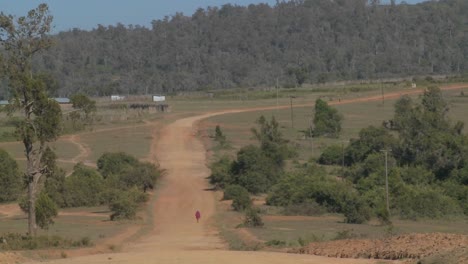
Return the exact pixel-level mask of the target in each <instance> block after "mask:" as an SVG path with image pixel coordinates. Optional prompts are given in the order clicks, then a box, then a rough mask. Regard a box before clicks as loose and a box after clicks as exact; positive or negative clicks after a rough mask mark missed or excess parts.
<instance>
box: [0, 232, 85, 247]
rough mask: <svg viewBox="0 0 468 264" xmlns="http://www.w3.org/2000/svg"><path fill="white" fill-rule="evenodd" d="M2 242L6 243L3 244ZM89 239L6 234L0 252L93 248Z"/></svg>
mask: <svg viewBox="0 0 468 264" xmlns="http://www.w3.org/2000/svg"><path fill="white" fill-rule="evenodd" d="M1 241H5V242H4V243H2V242H1ZM92 244H93V243H92V242H91V241H90V240H89V238H82V239H80V240H77V241H73V240H71V239H66V238H62V237H59V236H37V237H33V236H28V235H23V234H19V233H6V234H2V235H0V250H25V249H26V250H33V249H43V248H51V247H52V248H69V247H83V246H91V245H92Z"/></svg>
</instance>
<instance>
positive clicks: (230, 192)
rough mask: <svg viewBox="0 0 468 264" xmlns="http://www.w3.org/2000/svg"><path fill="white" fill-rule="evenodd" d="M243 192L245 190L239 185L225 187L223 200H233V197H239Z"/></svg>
mask: <svg viewBox="0 0 468 264" xmlns="http://www.w3.org/2000/svg"><path fill="white" fill-rule="evenodd" d="M244 192H247V190H246V189H245V188H244V187H242V186H240V185H237V184H233V185H227V186H226V188H225V189H224V195H223V200H233V199H234V198H235V197H238V196H240V195H241V194H242V193H244Z"/></svg>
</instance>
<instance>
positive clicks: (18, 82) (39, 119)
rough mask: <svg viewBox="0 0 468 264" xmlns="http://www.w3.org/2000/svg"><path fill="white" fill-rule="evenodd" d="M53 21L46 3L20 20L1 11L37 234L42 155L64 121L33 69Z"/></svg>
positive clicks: (31, 222) (0, 37) (0, 38)
mask: <svg viewBox="0 0 468 264" xmlns="http://www.w3.org/2000/svg"><path fill="white" fill-rule="evenodd" d="M51 22H52V16H50V15H49V9H48V6H47V5H46V4H40V5H39V6H38V7H37V8H36V9H33V10H31V11H29V12H28V15H27V16H22V17H19V18H17V19H15V18H14V17H13V16H11V15H5V14H4V13H3V12H2V13H0V44H1V46H2V48H3V49H4V51H5V52H4V53H3V55H4V59H3V60H2V62H3V65H4V67H3V71H4V75H5V77H6V79H7V80H8V84H9V88H10V92H11V95H12V97H11V99H10V101H11V102H12V104H11V108H10V110H11V111H13V110H19V111H20V112H21V113H22V121H21V122H19V123H18V125H17V127H16V133H17V135H18V137H19V139H20V140H21V141H22V142H23V144H24V148H25V154H26V160H27V164H26V173H25V174H26V182H27V184H28V200H29V205H30V206H29V212H28V229H29V234H30V235H33V236H35V235H36V230H37V222H36V212H35V208H36V207H35V206H34V205H35V204H36V197H37V195H38V193H40V187H41V184H40V182H41V178H42V176H43V175H44V171H45V170H46V168H45V166H44V164H42V163H41V157H42V155H43V154H44V151H45V148H46V146H47V143H48V142H50V141H54V140H55V139H56V138H57V137H58V135H59V132H60V124H61V110H60V106H59V105H58V103H57V102H55V101H54V100H49V98H48V95H47V87H46V85H47V83H44V80H43V79H42V78H40V77H38V76H37V75H35V74H34V72H33V70H32V60H33V58H34V57H35V56H36V55H37V54H38V53H40V52H41V51H44V50H45V49H47V48H48V47H50V45H51V41H50V39H49V38H48V37H47V34H48V32H49V31H50V25H51Z"/></svg>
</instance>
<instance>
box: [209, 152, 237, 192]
mask: <svg viewBox="0 0 468 264" xmlns="http://www.w3.org/2000/svg"><path fill="white" fill-rule="evenodd" d="M231 164H232V162H231V160H230V159H229V157H226V156H223V157H221V158H219V160H217V161H216V162H214V163H212V164H211V166H210V169H211V175H210V177H209V179H210V183H211V184H213V185H215V187H221V188H225V187H226V185H229V184H231V183H232V182H233V179H232V175H231Z"/></svg>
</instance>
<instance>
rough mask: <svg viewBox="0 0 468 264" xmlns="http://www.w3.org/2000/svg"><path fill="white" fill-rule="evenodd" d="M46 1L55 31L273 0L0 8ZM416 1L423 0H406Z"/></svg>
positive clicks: (60, 2) (79, 2)
mask: <svg viewBox="0 0 468 264" xmlns="http://www.w3.org/2000/svg"><path fill="white" fill-rule="evenodd" d="M44 2H45V3H47V4H48V5H49V9H50V11H51V14H52V15H53V16H54V22H53V24H54V30H53V31H54V32H58V31H64V30H69V29H72V28H75V27H76V28H81V29H92V28H95V27H96V26H97V25H98V24H101V25H104V26H107V25H115V24H116V23H118V22H120V23H122V24H124V25H129V24H133V25H142V26H146V27H150V25H151V21H152V20H154V19H161V18H163V17H164V16H170V15H173V14H175V12H183V13H184V14H185V15H191V14H192V13H193V12H194V11H195V10H196V9H197V8H199V7H202V8H206V7H208V6H221V5H223V4H227V3H231V4H237V5H249V4H258V3H268V4H270V5H272V6H273V5H274V4H275V3H276V0H0V11H2V12H4V13H6V14H13V15H16V16H22V15H25V14H26V13H27V11H29V10H30V9H33V8H35V7H37V6H38V4H39V3H44ZM406 2H407V3H418V2H422V0H407V1H406Z"/></svg>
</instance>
